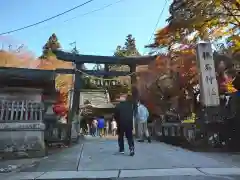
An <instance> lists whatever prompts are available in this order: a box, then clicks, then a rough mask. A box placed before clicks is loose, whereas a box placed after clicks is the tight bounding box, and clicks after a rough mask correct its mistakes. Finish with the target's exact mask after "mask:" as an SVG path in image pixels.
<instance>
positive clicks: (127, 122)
mask: <svg viewBox="0 0 240 180" xmlns="http://www.w3.org/2000/svg"><path fill="white" fill-rule="evenodd" d="M114 118H115V120H116V122H117V126H118V128H117V130H118V145H119V152H120V153H122V154H123V153H124V134H125V136H126V138H127V140H128V145H129V150H130V156H134V154H135V153H134V141H133V132H132V131H133V102H132V100H131V97H130V96H128V97H127V98H124V100H123V101H122V102H120V103H119V104H118V105H117V106H116V108H115V113H114Z"/></svg>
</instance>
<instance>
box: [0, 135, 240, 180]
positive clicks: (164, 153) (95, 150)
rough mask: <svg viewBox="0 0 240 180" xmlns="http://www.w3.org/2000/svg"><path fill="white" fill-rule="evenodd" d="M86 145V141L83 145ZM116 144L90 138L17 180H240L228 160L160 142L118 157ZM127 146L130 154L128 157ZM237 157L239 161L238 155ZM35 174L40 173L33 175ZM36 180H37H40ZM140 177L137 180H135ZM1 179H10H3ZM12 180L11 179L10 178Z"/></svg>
mask: <svg viewBox="0 0 240 180" xmlns="http://www.w3.org/2000/svg"><path fill="white" fill-rule="evenodd" d="M80 142H82V141H80ZM117 150H118V146H117V141H116V140H109V139H108V140H106V139H104V138H86V140H85V142H84V144H77V145H75V146H72V147H69V148H67V149H64V150H62V151H60V152H57V153H55V154H53V155H50V156H49V157H46V158H44V159H43V160H41V161H40V162H39V163H37V165H35V166H34V167H31V168H27V169H25V170H24V171H22V172H21V173H16V174H15V176H14V177H21V178H22V179H23V178H24V177H26V174H27V173H28V172H29V174H30V175H29V177H30V176H31V177H30V178H32V177H33V176H36V177H38V179H42V180H43V179H57V178H59V179H64V178H65V179H71V178H72V179H84V178H96V177H98V178H99V177H103V178H111V177H112V178H113V177H118V176H119V177H120V178H118V179H136V180H138V178H140V179H139V180H141V177H142V178H144V180H145V179H153V180H155V179H161V180H162V179H170V180H171V179H172V180H175V179H177V180H181V179H184V180H188V179H189V180H190V179H191V180H210V179H211V180H225V179H232V180H235V179H240V174H239V173H238V172H240V169H239V168H240V166H239V168H237V167H236V166H235V165H237V164H238V163H239V161H235V163H234V165H233V164H232V163H231V159H227V157H224V158H219V157H218V155H217V156H213V155H212V154H203V153H197V152H192V151H189V150H186V149H182V148H179V147H174V146H171V145H166V144H163V143H159V142H153V143H151V144H149V143H136V155H135V156H134V157H130V156H129V155H128V154H125V155H120V154H116V151H117ZM127 152H128V151H127V145H126V153H127ZM236 157H238V156H237V155H236ZM33 172H39V174H40V175H39V174H38V173H33ZM43 172H44V173H43ZM36 177H35V178H36ZM135 177H136V178H135ZM0 179H7V178H1V174H0ZM9 180H11V178H9Z"/></svg>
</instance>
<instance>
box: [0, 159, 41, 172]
mask: <svg viewBox="0 0 240 180" xmlns="http://www.w3.org/2000/svg"><path fill="white" fill-rule="evenodd" d="M40 160H41V159H40V158H34V159H32V158H28V159H17V160H7V161H0V173H8V172H12V171H16V170H19V169H24V168H27V167H31V166H34V165H35V164H36V163H37V162H39V161H40Z"/></svg>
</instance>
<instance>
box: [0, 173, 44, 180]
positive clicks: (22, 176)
mask: <svg viewBox="0 0 240 180" xmlns="http://www.w3.org/2000/svg"><path fill="white" fill-rule="evenodd" d="M43 174H44V172H21V173H16V174H13V175H10V176H2V177H3V178H4V180H35V179H37V178H38V177H40V176H41V175H43ZM0 178H1V175H0Z"/></svg>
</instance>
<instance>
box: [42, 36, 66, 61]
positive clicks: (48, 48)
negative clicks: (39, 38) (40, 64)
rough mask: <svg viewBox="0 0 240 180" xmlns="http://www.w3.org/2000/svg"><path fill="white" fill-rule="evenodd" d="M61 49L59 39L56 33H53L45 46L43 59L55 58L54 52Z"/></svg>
mask: <svg viewBox="0 0 240 180" xmlns="http://www.w3.org/2000/svg"><path fill="white" fill-rule="evenodd" d="M59 48H61V45H60V43H59V41H58V38H57V36H56V34H55V33H53V34H52V35H51V36H50V37H49V39H48V41H47V42H46V44H45V45H44V46H43V52H42V56H41V58H47V57H49V56H54V54H53V51H54V50H57V49H59Z"/></svg>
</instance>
